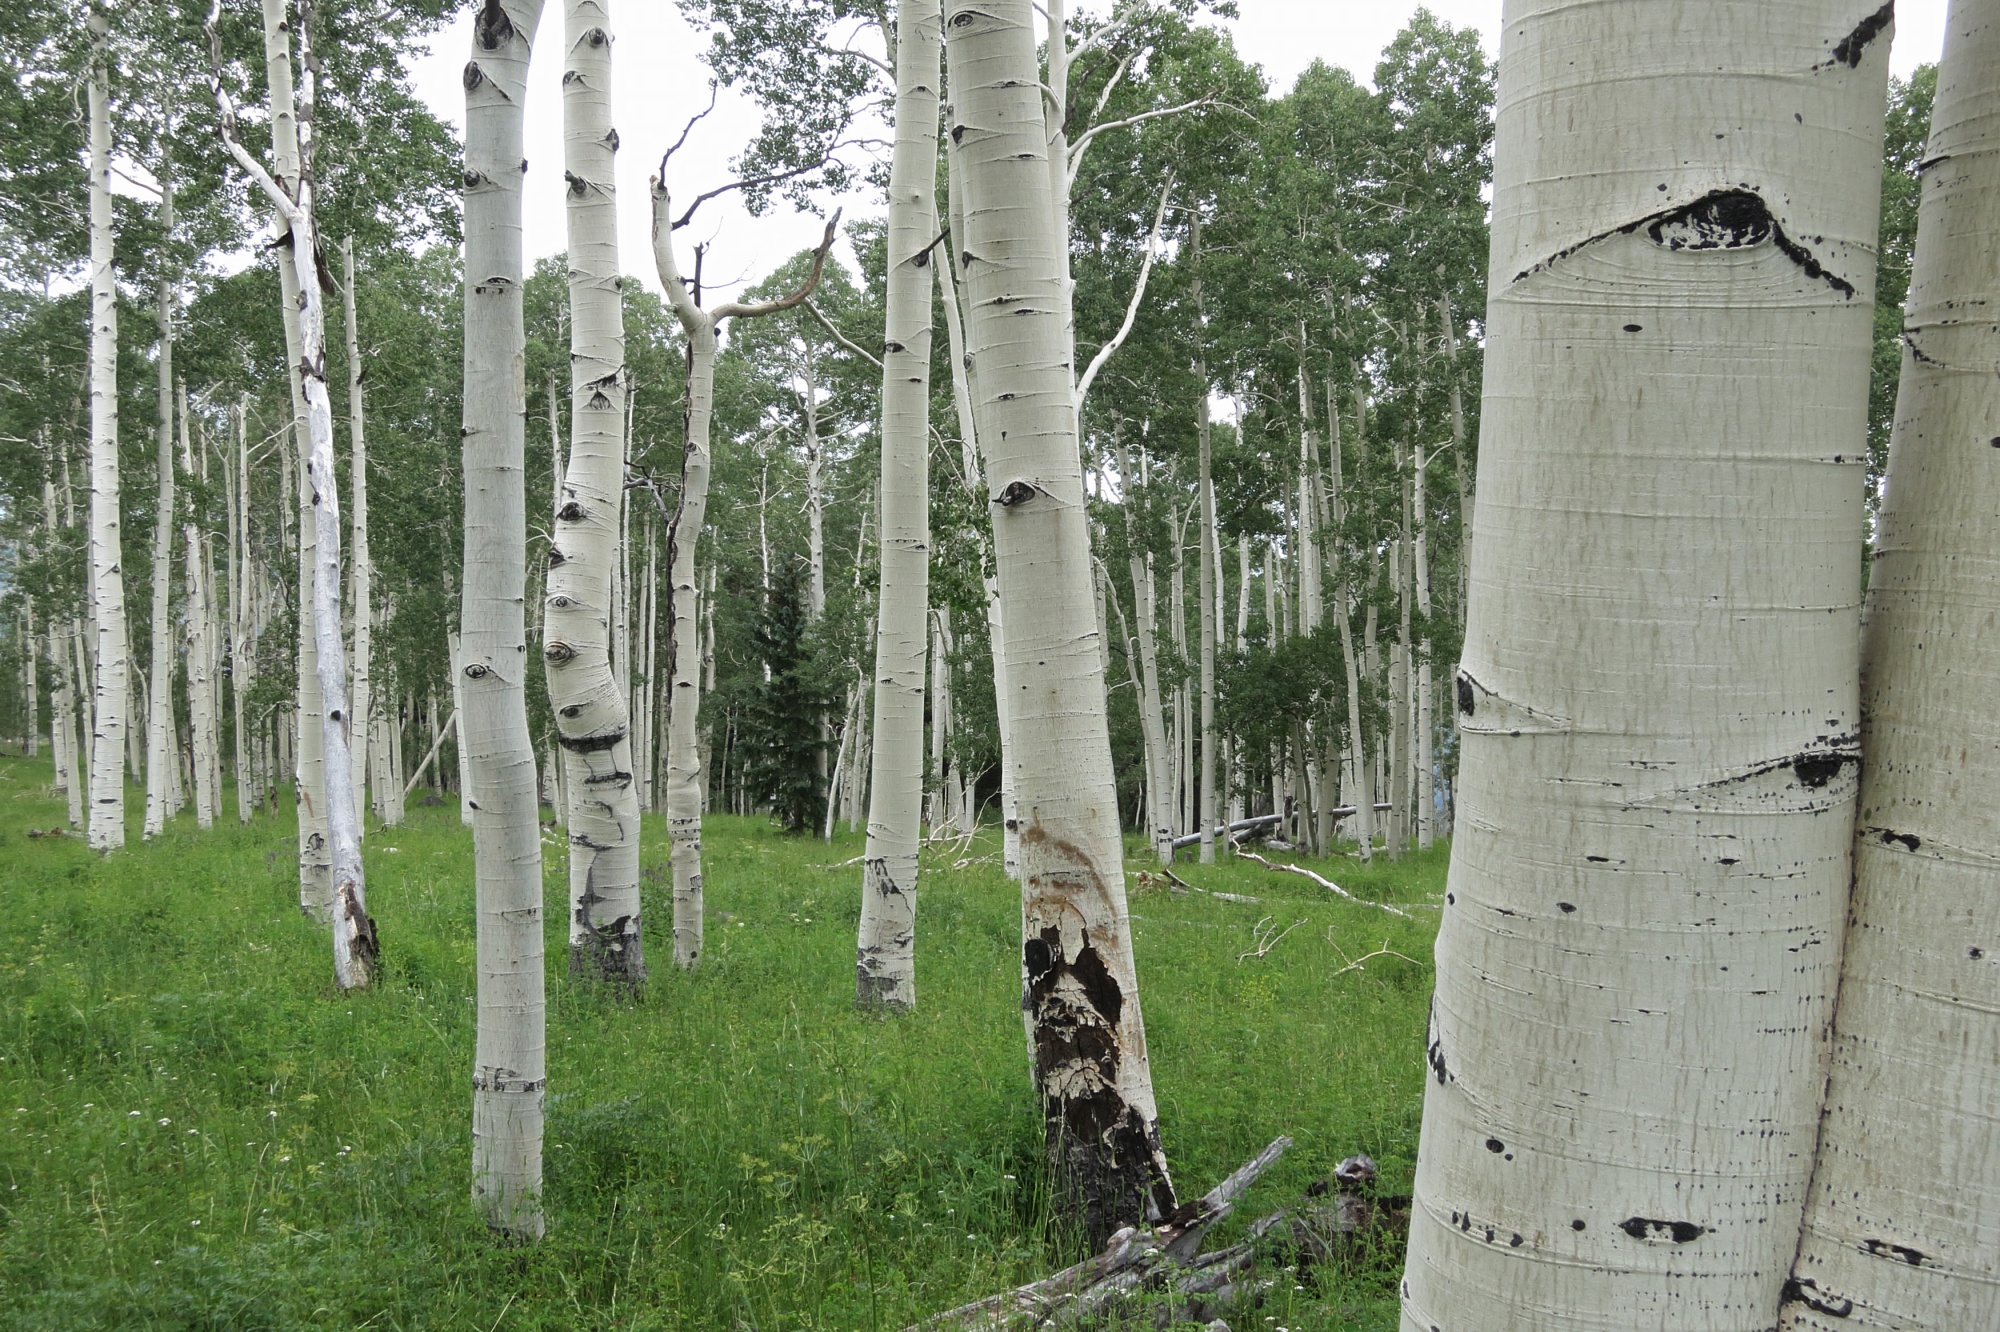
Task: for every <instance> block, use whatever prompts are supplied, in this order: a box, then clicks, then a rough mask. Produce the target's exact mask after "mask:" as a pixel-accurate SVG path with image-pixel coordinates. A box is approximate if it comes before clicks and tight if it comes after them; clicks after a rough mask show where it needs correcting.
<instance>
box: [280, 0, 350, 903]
mask: <svg viewBox="0 0 2000 1332" xmlns="http://www.w3.org/2000/svg"><path fill="white" fill-rule="evenodd" d="M263 9H264V64H265V75H266V79H267V82H268V88H269V92H270V102H269V112H270V120H271V174H272V176H273V178H274V179H275V180H276V181H277V182H278V183H279V185H280V187H281V189H290V188H293V187H294V186H295V185H296V182H297V181H298V180H299V178H300V175H301V171H302V163H303V157H302V154H301V151H300V147H299V123H298V112H297V107H296V105H295V102H294V98H293V93H292V55H291V25H290V23H289V21H288V19H287V16H286V11H285V0H263ZM274 211H275V213H276V222H277V226H278V230H279V233H280V235H281V236H283V235H285V233H286V231H287V230H288V228H289V221H288V219H287V217H286V214H285V210H284V209H283V208H282V207H278V208H275V209H274ZM273 253H274V256H275V257H276V259H277V261H278V286H279V295H280V297H281V300H282V311H281V312H282V314H283V318H284V327H285V354H286V358H287V363H288V364H289V365H291V366H292V367H294V370H295V371H296V368H297V367H298V366H299V365H300V364H301V362H302V361H303V359H304V357H305V342H304V338H305V334H304V330H303V328H302V326H301V314H300V307H301V302H302V300H303V299H304V298H303V294H302V292H301V289H300V285H299V268H300V264H299V256H300V249H299V245H298V240H297V237H295V236H294V237H289V238H288V239H287V240H285V241H284V242H282V243H280V244H279V245H277V246H276V247H275V248H274V251H273ZM305 263H306V267H307V268H309V269H311V268H312V267H313V266H314V263H315V260H314V258H313V256H312V255H311V254H310V252H308V253H307V255H306V260H305ZM315 280H317V279H316V275H315ZM287 379H288V380H289V381H290V384H291V395H292V419H293V428H294V430H295V432H296V434H297V450H298V452H297V460H298V464H299V465H298V467H297V469H296V470H297V478H296V480H297V486H298V492H297V493H298V512H299V532H298V537H299V578H298V583H299V587H298V612H299V613H298V706H297V710H296V712H295V713H294V720H295V723H296V725H295V728H294V732H293V734H294V744H295V748H294V750H293V772H294V777H295V780H296V783H297V790H298V832H299V910H301V911H303V912H305V913H306V914H307V915H309V916H312V917H314V918H316V919H318V920H321V921H329V920H331V918H332V913H333V858H332V844H331V841H330V837H331V831H330V828H329V825H328V822H327V794H326V759H325V742H324V739H323V733H324V720H323V714H324V711H325V709H324V706H323V702H322V699H321V694H320V677H319V666H318V660H317V654H318V651H319V647H318V642H317V638H316V635H315V631H314V628H313V616H314V613H315V612H314V606H315V598H314V590H313V580H314V579H315V578H316V577H317V576H318V573H317V570H318V568H319V557H318V554H317V552H316V549H315V544H316V542H317V540H318V530H317V525H316V524H315V523H314V522H313V518H312V491H311V487H310V484H309V482H308V480H307V471H308V469H309V467H310V463H309V461H308V460H309V458H310V455H311V451H312V441H311V430H310V427H309V426H308V423H307V415H308V409H307V404H306V399H305V392H304V384H303V382H302V381H301V379H300V377H299V376H298V375H297V374H296V373H294V374H291V375H288V376H287Z"/></svg>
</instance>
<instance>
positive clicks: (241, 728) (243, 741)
mask: <svg viewBox="0 0 2000 1332" xmlns="http://www.w3.org/2000/svg"><path fill="white" fill-rule="evenodd" d="M248 416H249V407H248V395H247V394H246V395H245V396H244V398H242V399H239V400H238V402H237V404H236V409H235V413H234V417H233V424H234V425H235V427H236V465H235V467H234V468H233V469H231V471H230V479H231V481H232V485H231V488H230V496H229V499H230V504H229V511H230V517H229V622H230V638H229V696H230V707H231V709H232V711H231V719H232V720H233V721H234V722H235V729H236V821H237V822H238V823H248V822H250V814H251V811H252V809H253V808H254V807H255V805H256V802H257V793H258V777H257V774H256V773H255V772H254V771H253V760H252V757H251V752H252V751H251V746H250V734H249V718H248V717H247V716H246V715H245V713H244V711H243V699H244V695H246V694H247V693H248V692H249V690H250V686H251V684H252V683H253V682H254V681H255V680H256V678H257V651H256V645H255V641H254V639H253V638H252V633H253V631H254V629H255V627H256V620H255V617H254V613H253V610H252V608H251V604H250V603H251V600H252V596H253V594H252V588H254V587H255V585H256V575H255V573H254V571H253V570H252V567H251V561H250V426H249V419H248Z"/></svg>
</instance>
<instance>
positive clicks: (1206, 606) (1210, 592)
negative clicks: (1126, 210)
mask: <svg viewBox="0 0 2000 1332" xmlns="http://www.w3.org/2000/svg"><path fill="white" fill-rule="evenodd" d="M1162 197H1163V198H1164V197H1165V196H1162ZM1192 231H1193V234H1192V238H1191V240H1190V242H1189V246H1190V249H1191V251H1192V255H1193V259H1194V262H1195V265H1196V272H1195V277H1194V308H1195V325H1196V336H1197V337H1199V336H1201V326H1202V325H1203V324H1204V323H1205V322H1206V315H1205V312H1204V311H1203V308H1202V299H1201V273H1200V267H1199V266H1200V263H1201V214H1200V213H1199V212H1196V213H1195V215H1194V223H1193V228H1192ZM1147 253H1148V254H1149V255H1150V254H1151V250H1150V248H1149V249H1148V251H1147ZM1198 364H1199V366H1200V379H1201V382H1200V383H1199V384H1198V385H1197V389H1198V391H1199V392H1200V394H1201V396H1200V398H1199V399H1197V400H1196V402H1195V405H1194V428H1195V447H1196V449H1197V451H1198V452H1199V454H1200V457H1199V460H1198V464H1197V466H1198V471H1199V476H1198V477H1197V479H1196V483H1195V484H1196V485H1197V486H1199V487H1200V490H1201V533H1200V539H1201V577H1200V579H1199V580H1198V587H1199V591H1200V597H1201V777H1200V781H1201V808H1200V810H1199V811H1198V813H1197V817H1198V818H1199V819H1200V826H1201V863H1202V864H1204V865H1212V864H1214V863H1215V820H1216V814H1217V804H1216V798H1215V779H1216V776H1217V774H1218V773H1219V772H1220V768H1219V767H1218V766H1217V764H1216V761H1215V634H1216V598H1217V595H1218V592H1219V587H1218V584H1219V581H1220V580H1219V579H1218V578H1217V574H1218V572H1219V570H1217V568H1216V561H1215V556H1214V551H1215V547H1216V536H1215V482H1214V478H1213V477H1212V476H1211V475H1210V470H1211V467H1212V459H1213V453H1214V449H1213V445H1212V443H1211V440H1210V436H1211V435H1212V434H1213V433H1214V432H1213V431H1212V430H1211V428H1210V425H1209V419H1208V361H1207V358H1206V356H1205V355H1204V356H1202V357H1200V358H1198Z"/></svg>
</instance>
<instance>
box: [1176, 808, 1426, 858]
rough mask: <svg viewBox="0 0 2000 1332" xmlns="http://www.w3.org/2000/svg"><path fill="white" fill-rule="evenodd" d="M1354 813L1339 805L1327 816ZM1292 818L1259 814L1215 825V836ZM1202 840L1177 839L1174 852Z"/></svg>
mask: <svg viewBox="0 0 2000 1332" xmlns="http://www.w3.org/2000/svg"><path fill="white" fill-rule="evenodd" d="M1375 808H1376V810H1377V812H1380V811H1383V810H1387V809H1388V808H1389V805H1388V802H1386V801H1382V802H1378V803H1377V804H1376V806H1375ZM1354 811H1355V806H1353V805H1339V806H1336V807H1334V808H1333V809H1330V810H1328V811H1327V812H1326V816H1327V817H1328V818H1330V819H1344V818H1346V817H1347V816H1348V815H1350V814H1352V813H1354ZM1290 817H1291V816H1290V815H1289V814H1259V815H1257V816H1256V817H1255V818H1250V819H1238V820H1236V822H1234V823H1218V824H1216V825H1215V835H1216V836H1217V837H1222V836H1225V835H1228V834H1234V833H1240V832H1249V831H1250V830H1251V829H1253V828H1267V827H1270V826H1271V825H1273V824H1277V823H1283V822H1284V821H1285V820H1286V819H1288V818H1290ZM1200 840H1201V834H1200V833H1198V832H1196V833H1189V834H1187V836H1185V837H1176V838H1174V850H1176V851H1178V850H1180V849H1181V848H1182V847H1184V846H1193V845H1194V844H1195V843H1197V842H1199V841H1200Z"/></svg>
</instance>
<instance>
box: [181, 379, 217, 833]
mask: <svg viewBox="0 0 2000 1332" xmlns="http://www.w3.org/2000/svg"><path fill="white" fill-rule="evenodd" d="M177 393H178V396H179V399H180V437H181V470H182V471H184V472H186V473H187V474H188V475H189V476H190V477H196V476H197V473H196V470H195V460H194V437H193V433H192V430H191V427H190V425H189V422H188V398H187V387H186V385H178V386H177ZM181 546H182V568H183V570H184V572H185V577H184V578H183V580H182V581H183V584H184V586H185V589H186V596H187V695H188V731H189V739H190V741H191V742H192V743H191V746H190V747H191V749H192V750H193V757H194V818H195V826H196V827H197V828H200V829H202V830H204V831H206V830H207V829H209V828H212V827H214V826H215V816H216V813H217V810H218V808H219V806H220V804H221V794H222V792H221V785H220V783H219V782H218V781H217V779H216V771H217V769H216V753H215V750H216V742H217V740H218V738H219V736H220V728H219V727H218V725H217V722H216V715H215V713H216V706H215V705H216V693H215V668H216V652H215V624H214V616H213V614H212V602H213V600H214V587H213V584H214V576H213V574H212V573H211V572H210V571H209V569H208V568H207V565H208V563H209V559H208V555H207V553H206V549H205V546H204V538H203V536H202V531H201V528H200V526H199V525H198V524H197V523H196V522H195V521H194V514H193V513H192V512H190V513H189V514H188V518H187V521H186V522H184V523H182V524H181ZM168 684H169V687H171V684H172V681H171V678H169V681H168Z"/></svg>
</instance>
